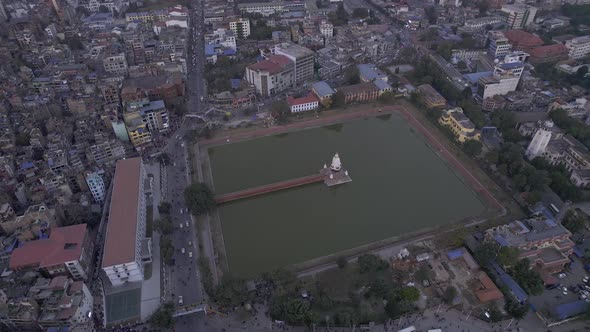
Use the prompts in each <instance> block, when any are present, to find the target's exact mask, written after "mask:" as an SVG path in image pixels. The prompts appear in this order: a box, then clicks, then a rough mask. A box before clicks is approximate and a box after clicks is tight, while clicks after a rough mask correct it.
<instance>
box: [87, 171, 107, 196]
mask: <svg viewBox="0 0 590 332" xmlns="http://www.w3.org/2000/svg"><path fill="white" fill-rule="evenodd" d="M85 179H86V184H87V185H88V189H90V193H92V198H94V201H95V202H97V203H102V202H103V201H104V196H105V193H106V190H105V186H104V181H103V180H102V176H100V174H99V172H86V175H85Z"/></svg>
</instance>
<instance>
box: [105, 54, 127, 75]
mask: <svg viewBox="0 0 590 332" xmlns="http://www.w3.org/2000/svg"><path fill="white" fill-rule="evenodd" d="M102 63H103V66H104V70H105V71H106V72H107V73H110V74H115V75H125V76H126V75H127V70H128V66H127V59H126V58H125V53H119V54H112V55H109V56H106V57H105V58H104V59H103V60H102Z"/></svg>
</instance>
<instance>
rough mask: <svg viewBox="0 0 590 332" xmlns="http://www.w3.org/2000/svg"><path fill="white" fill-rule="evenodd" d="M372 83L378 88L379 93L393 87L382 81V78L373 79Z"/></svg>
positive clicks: (390, 89) (388, 90) (389, 90)
mask: <svg viewBox="0 0 590 332" xmlns="http://www.w3.org/2000/svg"><path fill="white" fill-rule="evenodd" d="M373 84H375V86H376V87H377V89H379V94H382V93H384V92H391V91H392V90H393V88H392V87H391V85H389V83H387V82H385V81H382V80H375V81H374V82H373Z"/></svg>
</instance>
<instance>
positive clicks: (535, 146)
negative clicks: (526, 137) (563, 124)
mask: <svg viewBox="0 0 590 332" xmlns="http://www.w3.org/2000/svg"><path fill="white" fill-rule="evenodd" d="M552 130H553V121H545V122H543V123H539V127H538V128H537V131H536V132H535V134H534V135H533V139H532V140H531V143H529V146H528V147H527V149H526V152H525V154H524V155H525V157H526V158H527V159H528V160H533V159H534V158H535V157H537V156H541V155H543V153H545V149H547V145H548V144H549V141H550V140H551V132H552Z"/></svg>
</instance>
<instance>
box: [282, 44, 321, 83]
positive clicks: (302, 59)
mask: <svg viewBox="0 0 590 332" xmlns="http://www.w3.org/2000/svg"><path fill="white" fill-rule="evenodd" d="M274 54H277V55H284V56H286V57H287V58H289V59H291V61H293V63H295V83H303V82H305V81H309V80H311V79H313V72H314V69H313V66H314V63H315V53H314V52H313V51H312V50H310V49H308V48H305V47H303V46H300V45H297V44H293V43H280V44H277V45H275V47H274Z"/></svg>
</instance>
